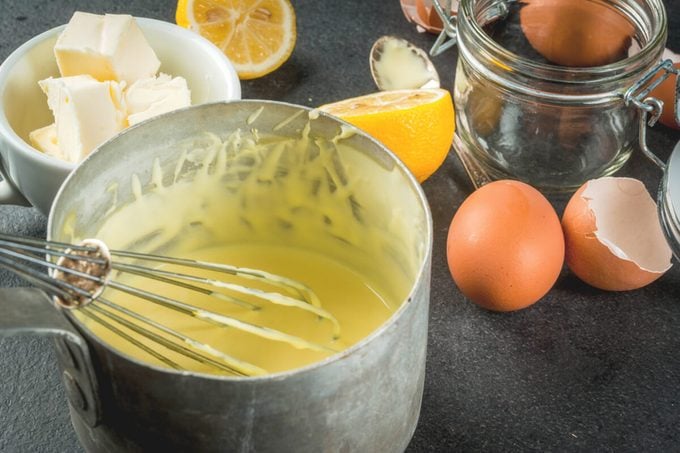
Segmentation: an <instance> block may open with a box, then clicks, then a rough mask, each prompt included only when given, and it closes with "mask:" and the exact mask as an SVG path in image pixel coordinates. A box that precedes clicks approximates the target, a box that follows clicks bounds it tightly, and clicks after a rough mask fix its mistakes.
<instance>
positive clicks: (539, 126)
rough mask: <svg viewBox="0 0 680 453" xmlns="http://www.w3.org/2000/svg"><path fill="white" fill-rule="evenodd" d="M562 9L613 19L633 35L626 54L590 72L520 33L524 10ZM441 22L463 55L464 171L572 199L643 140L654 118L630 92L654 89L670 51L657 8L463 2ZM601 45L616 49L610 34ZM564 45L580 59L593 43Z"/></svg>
mask: <svg viewBox="0 0 680 453" xmlns="http://www.w3.org/2000/svg"><path fill="white" fill-rule="evenodd" d="M564 2H573V3H572V5H573V4H576V3H578V2H581V3H580V4H581V5H585V6H586V7H589V6H588V5H591V6H593V8H595V9H596V10H597V11H599V12H600V13H601V12H602V11H605V12H607V14H608V15H610V16H611V17H614V18H615V20H617V21H618V22H619V23H618V25H616V26H618V27H624V28H625V27H629V29H630V36H629V38H630V39H629V42H627V47H626V48H625V49H624V51H625V53H624V54H623V55H619V57H617V58H616V59H615V60H612V61H606V62H605V64H600V65H592V61H589V62H587V63H588V65H590V66H588V65H585V64H584V65H581V64H580V63H579V62H578V61H576V62H575V63H576V64H572V62H571V61H566V63H565V62H564V58H563V59H562V60H560V57H559V56H557V57H555V56H554V55H546V50H545V49H544V48H541V46H540V45H538V46H537V45H536V43H535V42H531V40H530V39H528V32H527V30H524V32H523V27H525V26H527V24H526V23H522V22H521V21H520V19H526V17H525V18H521V8H524V7H527V6H528V5H529V6H530V5H532V3H533V4H536V3H542V4H543V5H547V6H546V8H550V7H551V5H554V7H557V6H559V5H560V3H561V4H562V5H563V6H564V5H565V3H564ZM435 3H436V2H435ZM437 7H438V9H439V10H440V12H442V11H443V10H444V8H442V7H441V5H439V4H437ZM602 8H604V10H602ZM548 12H550V11H548ZM582 13H583V12H582ZM585 13H587V11H586V12H585ZM585 13H584V14H585ZM556 14H559V10H556ZM598 14H599V13H598ZM575 17H576V18H575V19H574V20H575V21H579V23H580V21H586V22H587V21H588V20H590V21H591V22H592V23H597V21H600V22H602V23H604V22H606V21H605V20H604V19H603V17H602V16H601V14H600V15H598V16H597V17H590V18H588V17H581V18H579V17H577V16H575ZM445 19H447V20H448V23H447V24H446V27H445V33H446V34H448V35H449V37H454V38H457V44H458V51H459V53H458V55H459V56H458V66H457V69H456V77H455V86H454V103H455V106H456V137H455V139H454V147H455V148H456V151H457V152H458V153H459V155H460V156H461V159H462V160H463V161H464V162H465V161H468V162H471V163H472V164H474V165H475V166H478V167H480V168H479V171H480V172H482V173H485V174H486V175H487V176H488V177H489V178H491V179H502V178H514V179H519V180H522V181H525V182H527V183H529V184H532V185H534V186H536V187H539V188H541V189H543V190H549V191H568V190H573V189H575V188H577V187H579V186H580V185H581V184H582V183H583V182H585V181H587V180H588V179H592V178H597V177H600V176H605V175H610V174H612V173H614V172H615V171H616V170H618V169H619V168H621V166H622V165H623V164H624V163H625V162H626V160H627V159H628V157H629V156H630V154H631V151H632V150H633V149H634V148H635V147H636V145H637V142H638V139H639V138H640V134H639V124H640V119H641V117H642V116H644V118H646V115H647V113H650V110H649V109H647V111H643V110H641V109H644V108H645V107H644V105H645V104H644V102H642V101H640V100H639V99H638V98H633V97H632V94H631V93H632V91H631V87H633V86H636V85H637V86H638V88H639V87H640V86H642V87H643V88H644V85H645V83H647V82H648V81H649V80H651V79H652V77H653V76H654V72H656V70H657V69H658V68H657V64H658V63H659V61H660V58H661V54H662V52H663V49H664V46H665V43H666V33H667V32H666V29H667V23H666V14H665V10H664V7H663V4H662V2H661V0H523V1H521V2H520V1H507V0H505V1H503V0H462V1H461V2H460V6H459V8H458V14H457V17H454V19H451V17H446V18H445ZM452 20H455V21H456V22H457V23H453V22H452ZM533 20H534V21H535V20H536V18H533ZM546 21H547V22H546V26H548V22H549V19H546ZM621 23H623V24H624V25H621ZM600 25H601V24H598V26H600ZM540 26H542V24H538V27H540ZM577 26H578V25H577ZM563 31H564V29H563ZM614 31H616V29H615V30H614ZM619 31H620V30H619ZM525 32H526V33H525ZM443 36H444V35H442V37H443ZM602 36H604V39H602V44H603V45H605V46H606V45H607V39H613V38H611V36H612V34H611V33H609V34H608V33H605V34H604V35H600V37H601V38H602ZM543 38H544V39H547V38H545V35H544V37H543ZM549 38H550V39H553V38H554V39H555V40H557V41H559V39H560V37H559V36H557V37H555V36H549ZM441 41H442V40H441V39H440V40H438V45H439V44H441ZM447 44H448V43H447ZM553 44H554V43H551V45H553ZM561 45H562V49H561V50H562V51H565V50H569V51H570V52H571V53H576V54H578V52H580V51H581V50H583V51H584V52H588V49H587V48H586V47H587V46H588V45H590V46H591V47H592V46H593V43H590V44H588V43H582V42H575V41H572V42H569V41H566V42H563V43H561ZM580 46H584V48H583V49H581V47H580ZM599 47H600V46H599V43H595V48H596V49H597V48H599ZM548 50H549V51H551V52H552V51H554V50H555V49H554V48H553V49H548ZM558 51H559V49H558ZM540 52H542V53H540ZM433 53H435V50H434V49H433ZM549 58H552V60H553V61H550V60H549ZM555 60H557V61H562V64H559V63H555ZM567 60H568V58H567ZM641 80H642V81H644V83H642V84H641V83H640V81H641ZM648 92H649V90H647V91H646V92H644V93H643V94H642V96H643V97H644V96H646V94H648ZM644 118H643V119H644Z"/></svg>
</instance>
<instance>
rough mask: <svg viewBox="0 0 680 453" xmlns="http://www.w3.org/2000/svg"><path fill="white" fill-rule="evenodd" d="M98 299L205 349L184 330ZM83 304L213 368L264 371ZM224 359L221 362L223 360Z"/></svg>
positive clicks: (245, 373)
mask: <svg viewBox="0 0 680 453" xmlns="http://www.w3.org/2000/svg"><path fill="white" fill-rule="evenodd" d="M98 301H99V302H101V304H102V305H104V306H106V307H107V308H109V309H111V310H115V311H117V312H120V313H122V314H124V315H126V316H129V317H131V318H133V319H136V320H137V321H141V322H143V323H144V324H147V325H149V326H151V327H153V328H155V329H157V330H158V331H160V332H163V333H164V334H166V335H168V336H171V337H174V338H176V339H178V340H180V341H182V342H183V343H186V344H187V345H189V346H192V347H194V348H195V349H198V350H199V351H205V352H207V351H206V348H205V345H204V344H203V343H200V342H198V341H196V340H194V339H192V338H190V337H188V336H186V335H184V334H181V333H179V332H177V331H176V330H174V329H171V328H169V327H167V326H165V325H163V324H160V323H159V322H157V321H154V320H152V319H150V318H147V317H145V316H141V315H140V314H138V313H135V312H133V311H131V310H128V309H126V308H125V307H121V306H120V305H118V304H114V303H112V302H111V301H108V300H106V299H103V298H100V299H99V300H98ZM87 308H91V309H94V310H96V311H98V312H99V313H102V314H105V315H106V316H109V317H110V318H111V319H113V320H115V321H116V322H117V323H118V324H120V325H122V326H125V327H126V328H128V329H130V330H132V331H134V332H136V333H138V334H139V335H142V336H143V337H145V338H148V339H150V340H152V341H154V342H155V343H158V344H160V345H162V346H164V347H166V348H168V349H170V350H172V351H174V352H177V353H179V354H181V355H183V356H185V357H188V358H190V359H193V360H196V361H197V362H200V363H206V364H209V365H212V366H214V367H216V368H219V369H221V370H223V371H229V372H232V373H236V374H239V375H242V376H253V375H260V374H264V373H265V371H264V370H263V369H262V368H259V367H257V366H255V365H252V364H250V363H247V362H244V361H241V360H239V359H237V358H235V357H232V356H230V355H229V354H225V353H223V352H221V351H218V350H216V349H213V348H210V349H209V351H210V353H211V355H212V356H214V357H216V358H218V359H220V360H221V361H216V360H214V359H212V358H210V357H206V356H205V355H203V354H200V353H198V352H196V351H194V350H192V349H190V348H187V347H185V346H183V345H180V344H177V343H174V342H172V341H170V340H169V339H167V338H165V337H163V336H161V335H158V334H156V333H154V332H152V331H151V330H149V329H146V328H142V327H140V326H139V325H138V324H135V323H133V322H130V321H128V320H126V319H125V318H123V317H121V316H119V315H117V314H115V313H113V312H111V311H110V310H104V309H103V308H101V307H97V306H96V305H92V306H89V307H87ZM223 362H224V363H223Z"/></svg>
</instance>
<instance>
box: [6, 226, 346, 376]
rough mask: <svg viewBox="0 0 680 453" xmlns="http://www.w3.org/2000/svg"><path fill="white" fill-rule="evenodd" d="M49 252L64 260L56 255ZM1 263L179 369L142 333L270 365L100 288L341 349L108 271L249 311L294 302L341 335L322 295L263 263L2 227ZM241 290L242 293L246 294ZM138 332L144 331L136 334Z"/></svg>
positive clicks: (274, 336)
mask: <svg viewBox="0 0 680 453" xmlns="http://www.w3.org/2000/svg"><path fill="white" fill-rule="evenodd" d="M112 256H115V257H120V258H126V259H132V260H137V261H136V262H135V263H134V264H133V263H125V262H113V261H111V257H112ZM51 258H52V259H53V258H58V259H57V260H56V262H53V261H52V260H51ZM69 260H70V261H69ZM142 260H144V261H147V262H152V263H157V264H159V265H160V264H171V265H175V266H182V267H186V268H190V269H192V270H196V269H200V270H206V271H211V272H218V273H223V274H228V275H230V276H235V277H240V278H246V279H249V280H252V281H257V282H261V283H263V284H264V285H265V286H263V287H266V288H268V290H264V289H259V288H252V287H249V286H244V285H240V284H237V283H232V282H227V281H222V280H218V279H215V278H206V277H199V276H197V275H191V274H188V273H184V272H176V271H169V270H165V269H159V268H149V267H145V266H142V265H139V264H136V263H137V262H141V261H142ZM0 267H2V268H5V269H8V270H10V271H12V272H14V273H15V274H17V275H18V276H20V277H22V278H23V279H25V280H27V281H28V282H29V283H31V284H33V285H35V286H37V287H38V288H40V289H42V290H44V291H46V292H47V293H49V294H50V295H52V296H54V297H55V302H56V303H57V304H58V305H59V306H61V307H62V308H64V307H65V308H75V309H77V310H79V312H80V313H82V315H83V316H85V317H87V318H89V319H91V320H92V321H93V322H95V323H97V324H99V325H100V326H102V327H103V328H105V329H108V330H109V331H111V332H113V333H114V335H117V336H119V337H121V338H122V339H124V340H125V341H127V342H128V343H130V344H131V345H133V346H134V347H137V348H139V349H141V350H142V351H144V352H146V353H148V354H149V355H151V356H152V357H154V358H156V359H157V360H159V361H160V362H162V363H164V364H165V365H167V366H169V367H171V368H174V369H183V367H182V366H181V365H180V364H179V363H178V362H176V361H175V360H173V359H172V358H170V357H168V356H166V354H163V353H161V352H160V351H158V350H156V349H154V348H153V347H151V345H149V344H146V343H145V342H143V341H141V337H143V338H146V339H148V340H150V341H151V342H152V343H153V344H157V345H160V346H162V347H164V348H166V349H167V350H169V351H173V352H175V353H177V354H180V355H181V356H183V357H185V358H188V359H191V360H194V361H197V362H199V363H202V364H206V365H209V366H212V367H215V368H217V369H219V370H221V371H226V372H229V373H232V374H236V375H240V376H244V375H248V376H250V375H261V374H264V373H266V371H265V370H263V369H262V368H260V367H258V366H256V365H254V364H251V363H248V362H245V361H243V360H241V359H238V358H236V357H233V356H231V355H229V354H226V353H224V352H223V351H220V350H217V349H215V348H213V347H212V346H210V345H209V344H205V343H202V342H199V341H197V340H195V339H193V338H191V337H189V336H187V335H184V334H183V333H180V332H178V331H176V330H174V329H173V328H171V327H169V326H167V325H164V324H162V323H160V322H158V321H157V320H155V319H150V318H149V317H147V316H144V315H142V314H140V313H137V312H135V311H133V310H130V309H128V308H126V307H123V306H121V305H120V304H118V303H115V302H112V301H111V300H109V299H107V298H104V297H102V296H101V293H102V291H103V290H104V288H109V289H112V290H117V291H121V292H124V293H127V294H129V295H132V296H134V297H137V298H140V299H144V300H146V301H149V302H152V303H154V304H156V305H159V306H162V307H165V308H168V309H171V310H173V311H175V312H178V313H182V314H184V315H187V316H190V317H193V318H195V319H199V320H202V321H205V322H207V323H210V324H213V325H216V326H219V327H226V328H233V329H237V330H240V331H243V332H247V333H249V334H253V335H256V336H259V337H261V338H265V339H268V340H273V341H277V342H283V343H287V344H289V345H291V346H293V347H295V348H299V349H309V350H313V351H320V352H324V353H333V352H337V351H336V350H335V349H334V348H332V347H330V346H326V345H324V344H320V343H315V342H312V341H308V340H306V339H304V338H301V337H297V336H295V335H291V334H288V333H286V332H283V331H279V330H276V329H272V328H269V327H266V326H260V325H257V324H253V323H249V322H246V321H243V320H240V319H238V318H235V317H233V316H230V315H225V314H221V313H217V312H214V311H211V310H208V309H203V308H199V307H196V306H193V305H190V304H187V303H185V302H182V301H180V300H177V299H174V298H170V297H166V296H164V295H162V294H156V293H152V292H150V291H146V290H143V289H140V288H136V287H133V286H130V285H126V284H124V283H120V282H118V281H116V280H114V279H112V278H108V273H109V271H110V270H115V271H116V272H121V273H130V274H135V275H137V276H140V277H144V278H149V279H153V280H157V281H160V282H162V283H165V284H169V285H173V286H177V287H181V288H184V289H186V290H189V291H192V292H196V293H199V294H203V295H206V296H210V297H213V298H216V299H217V300H221V301H226V302H228V303H232V304H235V305H237V306H239V307H241V308H247V309H249V310H259V309H261V308H262V306H261V305H258V304H256V303H252V302H250V300H254V301H262V302H267V303H271V304H275V305H281V306H286V307H293V308H296V309H300V310H302V311H304V312H308V313H310V314H312V315H315V316H317V317H318V319H319V321H321V320H327V321H329V322H330V323H331V325H332V332H333V339H334V340H335V339H337V338H339V332H340V326H339V323H338V321H337V320H336V319H335V317H334V316H333V315H332V314H330V313H329V312H328V311H327V310H324V309H323V308H322V307H321V303H320V300H319V299H318V297H317V296H316V294H315V293H314V292H313V291H312V290H311V289H309V288H308V287H307V286H305V285H304V284H302V283H299V282H297V281H295V280H292V279H289V278H287V277H283V276H279V275H275V274H270V273H268V272H265V271H261V270H258V269H250V268H241V267H236V266H231V265H228V264H218V263H208V262H204V261H197V260H190V259H183V258H173V257H164V256H160V255H146V254H140V253H135V252H127V251H115V250H114V251H111V250H108V248H107V247H106V246H105V245H104V244H103V243H101V242H100V241H96V240H87V241H84V242H83V243H82V244H80V245H74V244H68V243H64V242H57V241H47V240H42V239H35V238H26V237H15V236H13V235H8V234H2V233H0ZM45 270H48V271H49V273H45V272H44V271H45ZM90 272H92V273H90ZM94 285H96V286H94ZM258 286H261V285H258ZM269 288H276V289H278V290H280V292H279V291H272V290H269ZM229 293H231V294H229ZM232 294H234V295H232ZM235 295H240V296H243V297H244V299H241V298H240V297H238V296H235ZM296 296H297V297H296ZM92 302H96V303H92ZM133 332H134V333H136V334H137V335H139V337H136V336H134V335H132V333H133Z"/></svg>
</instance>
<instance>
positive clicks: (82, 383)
mask: <svg viewBox="0 0 680 453" xmlns="http://www.w3.org/2000/svg"><path fill="white" fill-rule="evenodd" d="M0 312H1V314H0V337H7V336H12V335H22V334H24V335H25V334H29V335H38V336H49V337H53V338H54V339H55V341H56V346H57V350H58V353H59V357H60V363H61V365H62V368H63V370H62V380H63V382H64V386H65V388H66V394H67V395H68V398H69V401H70V403H71V406H72V407H73V409H75V410H76V411H78V413H79V414H80V415H81V416H82V417H83V419H84V420H85V421H87V423H88V424H89V425H90V426H92V427H94V426H96V425H97V424H98V423H99V420H100V413H101V409H100V406H99V398H98V396H97V395H98V394H97V385H96V384H97V381H96V379H95V374H94V370H93V368H92V361H91V360H90V353H89V348H88V345H87V343H86V342H85V340H84V339H83V337H82V336H80V334H79V333H78V331H77V330H76V329H75V327H74V326H73V325H72V324H71V323H70V322H69V320H68V319H66V317H65V316H64V314H63V313H62V312H61V311H60V310H59V309H57V308H55V306H54V305H52V301H51V300H50V298H49V297H48V296H47V295H46V294H45V293H44V292H42V291H40V290H38V289H35V288H0Z"/></svg>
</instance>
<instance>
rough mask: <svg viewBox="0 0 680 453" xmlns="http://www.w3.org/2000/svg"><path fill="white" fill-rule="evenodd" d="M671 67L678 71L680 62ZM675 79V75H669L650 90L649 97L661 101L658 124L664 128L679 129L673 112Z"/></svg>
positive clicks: (679, 125) (679, 126)
mask: <svg viewBox="0 0 680 453" xmlns="http://www.w3.org/2000/svg"><path fill="white" fill-rule="evenodd" d="M673 67H675V68H676V69H680V62H678V63H674V64H673ZM677 78H678V76H677V75H675V74H671V75H670V76H669V77H668V78H667V79H666V80H664V81H663V82H661V85H659V86H658V87H656V88H654V90H652V92H651V93H649V95H650V96H653V97H655V98H657V99H659V100H661V101H663V112H662V113H661V118H659V122H660V123H661V124H663V125H664V126H668V127H672V128H675V129H680V124H678V123H677V122H676V121H675V117H674V115H675V114H674V110H673V109H674V107H673V104H674V102H675V84H676V80H677Z"/></svg>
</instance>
